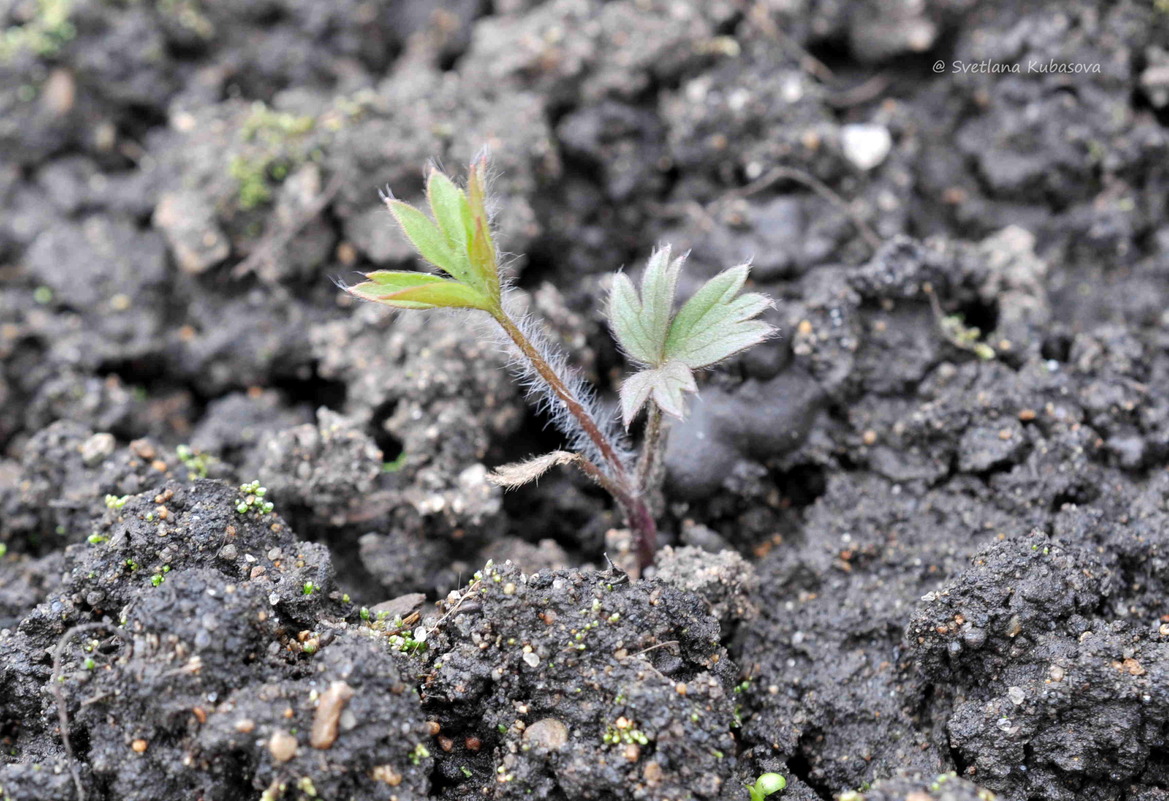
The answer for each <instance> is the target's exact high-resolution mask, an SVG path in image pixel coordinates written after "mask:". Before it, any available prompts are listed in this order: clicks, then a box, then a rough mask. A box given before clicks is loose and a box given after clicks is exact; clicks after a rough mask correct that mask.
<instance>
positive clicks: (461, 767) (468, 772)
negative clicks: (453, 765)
mask: <svg viewBox="0 0 1169 801" xmlns="http://www.w3.org/2000/svg"><path fill="white" fill-rule="evenodd" d="M459 770H460V771H462V773H463V775H464V776H465V777H467V778H468V779H469V778H471V777H472V776H474V775H475V774H474V773H472V772H471V769H470V768H468V767H467V766H466V765H459Z"/></svg>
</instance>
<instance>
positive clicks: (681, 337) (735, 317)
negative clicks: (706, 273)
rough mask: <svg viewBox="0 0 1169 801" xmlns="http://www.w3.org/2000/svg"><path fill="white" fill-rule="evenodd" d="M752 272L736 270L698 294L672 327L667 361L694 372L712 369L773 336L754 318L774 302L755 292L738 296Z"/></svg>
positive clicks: (716, 279) (715, 280)
mask: <svg viewBox="0 0 1169 801" xmlns="http://www.w3.org/2000/svg"><path fill="white" fill-rule="evenodd" d="M749 270H750V268H749V267H748V266H747V265H746V264H741V265H739V266H737V267H732V268H731V269H729V270H725V271H723V272H721V273H719V274H718V275H716V276H715V277H714V278H711V279H710V280H709V281H707V282H706V283H705V284H703V285H702V287H701V288H699V290H698V291H697V292H695V293H694V296H693V297H691V298H690V300H688V301H687V302H686V304H685V305H684V306H683V307H682V309H681V311H679V312H678V314H677V316H676V317H675V318H674V321H673V323H672V324H671V326H670V333H669V336H668V337H667V339H666V344H665V353H664V355H665V358H667V359H673V360H677V361H680V362H681V363H683V364H685V365H686V366H687V367H689V368H691V369H698V368H701V367H709V366H710V365H712V364H715V363H717V362H720V361H722V360H723V359H726V358H727V357H729V356H732V355H734V354H736V353H738V352H739V351H742V350H745V349H747V348H749V347H751V346H753V345H757V344H759V343H760V342H763V341H764V340H766V339H767V338H768V337H769V336H771V334H772V333H773V332H774V329H773V328H772V327H771V326H770V325H767V324H766V323H763V322H760V321H758V320H754V319H753V318H754V317H757V316H758V315H759V314H760V313H762V312H763V310H764V309H767V308H768V307H770V306H771V305H772V304H771V301H770V300H769V299H768V298H767V297H765V296H763V295H760V294H758V293H755V292H748V293H747V294H745V295H739V296H738V297H736V295H738V292H739V290H740V289H742V288H743V284H744V283H745V282H746V280H747V274H748V272H749Z"/></svg>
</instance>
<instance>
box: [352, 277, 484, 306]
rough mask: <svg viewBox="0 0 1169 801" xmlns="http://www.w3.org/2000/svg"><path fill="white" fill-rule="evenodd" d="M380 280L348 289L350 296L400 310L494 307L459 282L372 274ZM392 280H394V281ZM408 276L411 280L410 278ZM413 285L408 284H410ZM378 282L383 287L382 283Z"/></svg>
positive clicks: (470, 288)
mask: <svg viewBox="0 0 1169 801" xmlns="http://www.w3.org/2000/svg"><path fill="white" fill-rule="evenodd" d="M374 275H379V279H378V280H370V281H366V282H365V283H361V284H358V285H357V286H354V287H349V288H348V291H349V293H350V294H353V295H356V296H358V297H360V298H363V299H365V300H372V301H376V302H378V303H383V304H385V305H386V306H393V307H395V308H399V309H439V308H446V309H483V310H484V311H489V310H490V309H491V308H492V306H491V302H490V300H489V299H488V298H486V297H484V296H483V294H482V293H480V292H478V291H477V290H475V289H473V288H472V287H469V286H467V285H466V284H460V283H459V282H458V281H452V280H450V279H449V278H443V277H441V276H438V275H431V274H429V273H401V272H399V273H394V272H389V271H386V272H382V273H380V274H379V273H370V276H369V277H372V276H374ZM391 276H392V277H391ZM407 276H409V277H410V278H407ZM411 279H412V280H413V283H407V281H409V280H411ZM379 280H380V281H382V283H379Z"/></svg>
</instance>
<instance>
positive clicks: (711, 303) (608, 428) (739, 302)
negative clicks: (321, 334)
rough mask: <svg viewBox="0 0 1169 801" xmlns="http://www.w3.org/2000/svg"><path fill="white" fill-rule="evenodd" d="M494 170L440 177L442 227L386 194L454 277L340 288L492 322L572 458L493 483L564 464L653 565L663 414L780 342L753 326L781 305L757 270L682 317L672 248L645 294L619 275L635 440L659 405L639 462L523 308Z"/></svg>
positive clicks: (399, 278)
mask: <svg viewBox="0 0 1169 801" xmlns="http://www.w3.org/2000/svg"><path fill="white" fill-rule="evenodd" d="M486 173H487V163H486V160H485V158H482V157H480V158H479V159H477V160H476V161H475V162H474V163H473V164H472V165H471V167H470V170H469V172H468V177H467V186H466V189H461V188H459V187H458V186H456V185H455V183H454V182H453V181H452V180H451V179H450V178H448V177H447V176H446V175H444V174H443V173H442V172H440V171H439V170H437V169H433V168H432V169H431V170H430V172H429V174H428V176H427V180H426V198H427V202H428V205H429V206H430V212H431V215H433V219H431V217H429V216H427V215H426V214H424V213H423V212H421V211H419V210H418V209H416V208H414V207H413V206H410V205H409V204H407V203H403V202H402V201H400V200H398V199H396V198H395V197H393V195H391V194H389V193H388V192H387V193H383V195H382V200H383V201H384V202H385V203H386V205H387V206H388V207H389V210H390V212H391V213H392V214H393V217H394V219H395V220H396V221H397V223H398V225H399V226H400V227H401V229H402V232H403V233H404V234H405V235H406V238H407V239H408V240H409V241H410V243H411V245H413V247H414V250H415V251H416V252H417V253H418V255H419V256H421V257H422V258H423V259H425V260H426V261H427V262H428V263H429V264H431V265H432V266H434V267H436V268H438V269H439V270H441V271H442V272H443V273H445V275H436V274H433V273H421V272H408V271H396V270H379V271H377V272H372V273H369V274H367V275H366V276H365V281H364V282H362V283H360V284H357V285H355V286H346V285H344V284H342V285H341V287H342V289H344V290H345V291H347V292H349V293H350V294H351V295H353V296H355V297H357V298H361V299H362V300H370V301H375V302H377V303H382V304H384V305H386V306H391V307H393V308H397V309H408V310H428V309H441V308H449V309H470V310H473V311H476V312H480V313H484V314H486V315H488V316H489V317H490V318H491V319H492V320H494V321H495V323H496V324H498V326H499V328H500V329H501V331H502V333H503V335H504V337H505V338H506V341H507V342H508V343H509V344H510V346H511V348H512V351H513V362H514V365H515V367H516V369H517V372H518V373H519V374H520V376H521V377H522V378H523V379H524V381H525V383H526V384H527V385H528V387H529V392H530V394H532V395H535V396H536V397H538V398H539V399H541V400H542V401H543V402H544V404H545V406H546V407H547V408H548V410H549V411H550V412H551V413H552V416H553V419H554V420H555V422H556V424H557V426H558V427H559V428H560V429H561V430H562V431H563V432H564V433H565V434H566V435H567V436H568V438H569V441H570V442H571V449H570V450H564V451H554V452H552V453H548V454H545V455H543V456H537V457H535V458H534V459H530V460H528V461H525V462H520V463H516V464H510V465H505V466H503V467H500V468H498V469H497V470H496V471H495V472H494V473H493V474H492V475H491V476H490V479H491V480H492V481H493V482H494V483H496V484H498V485H500V486H503V487H509V488H511V487H518V486H520V485H522V484H525V483H528V482H530V481H534V480H535V479H537V478H539V477H540V476H541V475H543V474H544V473H546V472H547V471H548V470H550V469H552V468H553V467H555V466H557V465H568V464H573V465H576V466H577V467H578V468H580V469H581V470H582V471H584V473H585V474H586V475H588V476H589V477H590V478H591V479H593V480H594V481H596V482H597V483H598V484H600V485H601V486H602V487H604V488H605V489H606V490H607V491H608V492H609V493H610V494H611V495H612V496H613V498H614V499H615V500H616V502H617V505H618V506H619V507H620V508H621V511H622V514H623V515H624V517H625V521H626V525H628V526H629V528H630V529H631V531H632V532H633V534H634V537H635V539H636V542H637V551H638V558H639V559H640V561H641V565H642V567H646V566H648V565H650V564H652V563H653V558H654V552H655V551H656V550H657V527H656V523H655V521H654V518H653V515H652V513H651V512H650V507H649V502H648V499H649V497H650V495H651V494H652V493H653V491H654V489H655V486H656V482H657V477H658V474H659V472H660V470H659V465H660V462H661V452H662V450H663V449H664V446H665V441H664V437H663V434H662V415H663V413H664V414H668V415H671V416H673V417H676V418H682V417H683V416H684V414H685V393H687V392H697V390H698V386H697V384H696V382H695V380H694V371H695V370H699V369H702V368H705V367H710V366H712V365H714V364H717V363H718V362H720V361H722V360H724V359H726V358H727V357H729V356H732V355H733V354H735V353H738V352H739V351H742V350H744V349H746V348H749V347H751V346H752V345H756V344H758V343H760V342H762V341H763V340H765V339H767V338H768V337H769V336H771V334H772V332H773V329H772V328H771V326H769V325H767V324H766V323H763V322H761V321H759V320H757V319H755V318H756V317H758V315H759V314H760V313H761V312H762V311H763V310H764V309H766V308H768V307H769V306H770V305H771V301H770V300H768V299H767V298H766V297H764V296H763V295H759V294H756V293H750V292H749V293H745V294H740V292H741V290H742V288H743V285H744V283H745V282H746V280H747V274H748V269H749V268H748V266H747V265H745V264H744V265H740V266H738V267H732V268H731V269H729V270H726V271H725V272H723V273H720V274H719V275H716V276H715V277H714V278H712V279H710V280H709V281H708V282H707V283H706V284H705V285H703V286H702V287H701V288H700V289H699V290H698V291H697V292H696V293H695V294H694V296H693V297H692V298H690V300H689V301H687V302H686V303H685V304H684V305H683V306H682V308H681V309H680V310H678V311H677V312H675V310H674V302H675V294H676V290H677V284H678V276H679V274H680V272H681V269H682V263H683V261H684V260H685V256H684V255H683V256H678V257H676V258H671V253H670V249H669V248H668V247H664V248H660V249H658V250H655V251H654V253H653V255H651V256H650V259H649V264H648V265H647V267H646V270H645V275H644V276H643V278H642V281H641V286H640V292H638V290H637V289H635V288H634V285H633V283H632V282H631V281H630V280H629V278H628V277H627V276H625V275H624V274H620V273H619V274H617V275H616V276H615V277H614V283H613V290H612V293H611V295H610V297H609V304H608V310H607V311H608V318H609V323H610V326H611V327H612V329H613V334H614V336H615V337H616V339H617V342H618V343H619V344H620V346H621V348H622V350H623V351H624V352H625V353H626V355H627V356H628V357H629V358H630V360H632V361H633V362H635V363H636V364H637V365H638V366H639V367H640V370H639V371H638V372H637V373H635V374H634V375H632V376H631V377H630V378H628V379H627V380H626V381H625V382H624V385H623V386H622V387H621V390H620V399H621V417H622V419H623V422H624V429H625V431H628V429H629V427H630V426H631V425H632V423H633V422H634V420H635V419H636V418H637V416H638V414H639V412H640V411H641V410H642V409H643V408H645V407H646V406H647V405H648V407H649V410H648V413H647V419H646V431H645V440H644V443H643V448H642V454H641V457H640V459H636V460H635V459H634V457H633V455H632V454H631V453H630V452H629V450H628V449H627V447H626V444H625V437H624V432H623V431H622V430H621V427H620V426H619V425H618V424H617V423H616V421H615V420H614V419H612V417H611V416H610V415H608V414H606V413H605V412H604V410H603V409H601V407H600V406H599V405H598V404H597V402H596V400H595V395H594V393H593V391H592V389H591V388H590V387H589V386H588V385H587V384H586V383H585V382H584V381H583V380H582V379H581V378H580V377H579V375H578V374H577V373H576V372H575V371H573V370H572V369H570V368H569V367H568V366H567V363H566V359H565V358H564V357H563V356H562V355H561V354H560V353H559V351H557V350H556V349H555V348H554V347H553V346H551V345H550V344H549V343H548V342H547V341H546V339H545V338H544V337H543V336H542V334H541V333H540V328H539V326H538V325H537V324H536V323H535V322H534V321H532V320H531V319H530V318H528V317H526V316H523V315H518V314H517V313H516V312H515V311H514V310H513V308H512V306H513V304H512V303H511V302H510V299H509V293H508V288H507V286H506V283H505V282H504V280H503V278H502V276H501V271H500V266H499V256H498V253H497V251H496V248H495V242H494V239H493V238H492V233H491V221H490V219H489V216H488V213H487V190H486Z"/></svg>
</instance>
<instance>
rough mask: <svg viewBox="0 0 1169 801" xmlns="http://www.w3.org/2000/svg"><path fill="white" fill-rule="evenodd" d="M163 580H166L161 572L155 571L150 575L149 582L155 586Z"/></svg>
mask: <svg viewBox="0 0 1169 801" xmlns="http://www.w3.org/2000/svg"><path fill="white" fill-rule="evenodd" d="M164 581H166V577H165V576H163V575H162V574H161V573H155V574H154V575H153V576H151V577H150V583H151V584H152V585H153V586H155V587H157V586H158V585H159V584H162V582H164Z"/></svg>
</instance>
